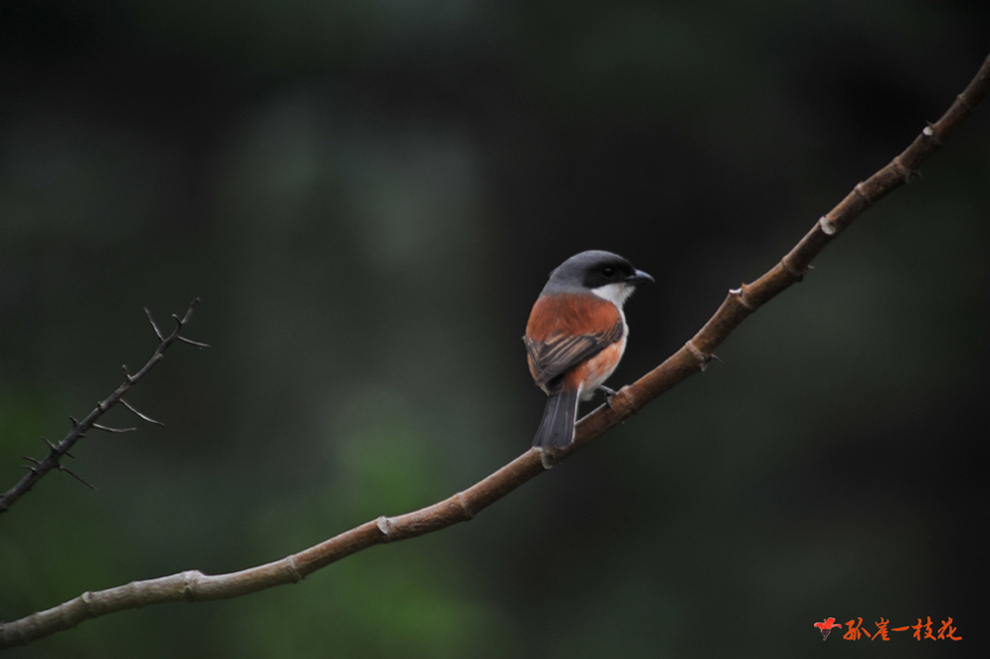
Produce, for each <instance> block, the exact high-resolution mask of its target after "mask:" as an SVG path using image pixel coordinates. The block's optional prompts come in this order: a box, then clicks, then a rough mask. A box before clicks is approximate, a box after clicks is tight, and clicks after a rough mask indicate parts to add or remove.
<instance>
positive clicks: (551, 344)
mask: <svg viewBox="0 0 990 659" xmlns="http://www.w3.org/2000/svg"><path fill="white" fill-rule="evenodd" d="M653 281H654V280H653V277H651V276H650V275H648V274H647V273H645V272H643V271H642V270H637V269H636V268H634V267H633V265H632V264H631V263H630V262H629V261H627V260H626V259H624V258H622V257H621V256H619V255H617V254H612V253H611V252H605V251H601V250H591V251H587V252H581V253H579V254H575V255H574V256H572V257H570V258H569V259H567V260H566V261H564V262H563V263H561V264H560V265H559V266H558V267H557V268H556V269H554V270H553V271H552V272H551V273H550V277H549V280H548V281H547V283H546V286H544V287H543V291H542V292H541V293H540V296H539V297H538V298H537V299H536V302H535V303H534V304H533V310H532V311H531V312H530V314H529V322H527V323H526V334H525V336H523V342H524V343H525V344H526V360H527V362H528V364H529V372H530V374H531V375H532V376H533V380H534V381H535V382H536V385H537V386H538V387H540V388H541V389H542V390H543V391H544V392H545V393H546V394H547V396H548V397H549V398H548V399H547V405H546V408H545V409H544V412H543V419H542V421H540V426H539V429H538V430H537V431H536V436H535V437H534V438H533V446H536V447H539V448H540V449H543V450H547V449H549V450H551V451H552V450H554V449H561V448H565V447H567V446H569V445H570V444H571V442H573V441H574V424H575V421H576V419H577V407H578V402H579V401H587V400H589V399H591V397H592V396H594V394H595V392H596V391H597V390H598V389H602V390H603V391H604V392H605V394H606V396H611V395H612V394H614V392H613V391H611V390H610V389H607V388H605V387H603V386H602V383H603V382H605V380H606V379H608V377H609V376H610V375H612V372H613V371H614V370H615V367H616V366H618V365H619V360H620V359H622V354H623V352H625V349H626V338H627V337H628V336H629V327H628V325H626V315H625V313H624V312H623V309H622V307H623V305H624V304H625V303H626V300H628V299H629V296H630V295H632V293H633V291H635V290H636V287H637V286H640V285H641V284H645V283H651V282H653Z"/></svg>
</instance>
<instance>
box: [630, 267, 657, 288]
mask: <svg viewBox="0 0 990 659" xmlns="http://www.w3.org/2000/svg"><path fill="white" fill-rule="evenodd" d="M626 283H627V284H632V285H633V286H639V285H640V284H646V283H650V284H653V283H655V282H654V280H653V277H651V276H650V275H648V274H646V273H645V272H643V271H642V270H637V271H636V274H634V275H629V276H628V277H626Z"/></svg>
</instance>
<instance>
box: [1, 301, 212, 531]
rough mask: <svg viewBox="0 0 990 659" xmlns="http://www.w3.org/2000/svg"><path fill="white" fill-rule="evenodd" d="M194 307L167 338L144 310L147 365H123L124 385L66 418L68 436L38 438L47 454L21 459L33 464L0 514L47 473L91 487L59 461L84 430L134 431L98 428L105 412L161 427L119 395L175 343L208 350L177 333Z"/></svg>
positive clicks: (3, 500)
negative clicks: (150, 333) (79, 415)
mask: <svg viewBox="0 0 990 659" xmlns="http://www.w3.org/2000/svg"><path fill="white" fill-rule="evenodd" d="M197 304H199V298H196V299H195V300H193V301H192V302H191V303H190V304H189V308H188V309H187V310H186V315H185V316H183V317H182V318H179V317H178V316H173V317H174V318H175V319H176V321H177V326H176V328H175V329H174V330H173V331H172V333H171V334H169V335H168V336H163V335H162V332H161V330H159V329H158V326H157V325H156V324H155V321H154V319H153V318H152V317H151V312H150V311H148V309H147V308H146V309H145V310H144V312H145V313H146V314H147V315H148V321H149V322H150V323H151V327H152V329H154V331H155V336H156V337H158V347H157V348H155V352H154V354H152V355H151V359H149V360H148V362H147V363H146V364H145V365H144V366H143V367H142V368H141V370H140V371H138V372H137V373H135V374H134V375H131V374H130V373H128V372H127V367H126V366H124V383H123V384H121V385H120V386H119V387H117V389H116V390H115V391H114V392H113V393H112V394H110V395H109V396H107V397H106V398H105V399H103V400H101V401H99V402H98V403H97V404H96V407H95V408H94V409H93V411H92V412H90V413H89V414H88V415H86V418H85V419H83V420H82V421H77V420H76V419H74V418H72V417H69V421H71V422H72V429H71V430H69V432H68V434H67V435H66V436H65V437H64V438H63V439H62V441H60V442H59V443H58V444H52V443H51V442H49V441H48V440H47V439H45V438H44V437H42V439H45V443H46V444H48V448H49V450H48V455H46V456H45V458H44V460H35V459H34V458H25V459H27V460H29V461H30V462H32V463H33V464H32V465H31V466H27V465H25V467H26V468H27V469H28V473H27V474H25V475H24V477H23V478H22V479H21V480H20V481H18V483H17V485H15V486H14V487H12V488H10V489H9V490H8V491H7V492H6V494H4V495H3V496H2V497H0V515H2V514H3V513H5V512H6V511H7V509H9V508H10V507H11V506H12V505H13V504H14V502H15V501H17V499H19V498H20V497H21V495H24V494H27V493H28V492H29V491H30V490H31V488H32V487H34V484H35V483H37V482H38V481H39V480H41V478H42V477H43V476H44V475H45V474H47V473H48V472H50V471H64V472H65V473H67V474H69V475H70V476H73V477H74V478H76V479H77V480H78V481H79V482H81V483H83V484H84V485H86V486H87V487H91V488H92V487H93V486H92V485H90V484H89V483H87V482H86V481H84V480H83V479H82V478H80V477H79V476H78V475H76V474H75V473H73V472H71V471H69V470H68V469H66V468H65V467H63V466H62V465H61V463H60V462H59V461H60V460H61V459H62V457H63V456H65V455H68V456H69V457H72V454H71V453H69V449H70V448H72V445H73V444H75V443H76V442H77V441H79V439H81V438H82V437H83V436H85V434H86V431H87V430H89V429H90V428H96V429H97V430H103V431H105V432H113V433H121V432H129V431H131V430H135V428H110V427H108V426H104V425H100V424H99V423H97V422H96V421H97V420H98V419H99V418H100V417H101V416H103V414H104V413H105V412H106V411H107V410H109V409H110V408H111V407H113V406H114V405H116V404H117V403H122V404H123V405H124V406H125V407H126V408H127V409H129V410H130V411H131V412H133V413H134V414H136V415H137V416H139V417H141V418H142V419H144V420H145V421H148V422H149V423H157V424H158V425H164V424H162V423H159V422H158V421H155V420H154V419H152V418H150V417H147V416H145V415H144V414H141V413H140V412H138V411H137V410H136V409H134V408H133V407H131V405H130V404H129V403H128V402H127V401H125V400H124V398H123V396H124V394H126V393H127V392H128V391H130V389H131V387H133V386H134V385H136V384H137V383H138V382H140V381H141V378H143V377H144V376H145V375H147V374H148V371H150V370H151V369H152V368H154V366H155V364H157V363H158V362H160V361H161V360H162V358H163V357H164V356H165V351H166V350H168V348H169V346H171V345H172V344H173V343H175V342H176V341H185V342H187V343H189V342H191V343H192V344H193V345H195V346H198V347H201V348H208V347H209V346H208V345H206V344H205V343H199V342H193V341H190V340H187V339H186V338H185V337H183V336H182V335H181V334H180V332H181V331H182V328H183V327H185V325H187V324H188V323H189V320H190V319H191V318H192V314H193V309H195V308H196V305H197ZM93 489H96V488H93Z"/></svg>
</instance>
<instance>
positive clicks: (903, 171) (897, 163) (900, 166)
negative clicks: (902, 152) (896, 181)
mask: <svg viewBox="0 0 990 659" xmlns="http://www.w3.org/2000/svg"><path fill="white" fill-rule="evenodd" d="M891 164H892V165H894V169H896V170H897V173H898V174H900V175H901V179H903V180H904V182H905V183H910V182H911V181H913V180H915V179H916V178H919V177H920V176H921V174H919V173H918V172H916V171H914V170H913V169H911V168H910V167H907V166H906V165H905V164H904V163H903V162H901V157H900V156H894V159H893V160H892V161H891Z"/></svg>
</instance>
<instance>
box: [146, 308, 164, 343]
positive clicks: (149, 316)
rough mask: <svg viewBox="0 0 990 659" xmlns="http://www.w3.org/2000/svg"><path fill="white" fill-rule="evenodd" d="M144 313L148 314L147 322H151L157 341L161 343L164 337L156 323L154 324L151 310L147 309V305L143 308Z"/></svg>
mask: <svg viewBox="0 0 990 659" xmlns="http://www.w3.org/2000/svg"><path fill="white" fill-rule="evenodd" d="M144 313H145V315H147V316H148V322H149V323H151V328H152V329H153V330H155V336H157V337H158V342H159V343H162V342H163V341H165V337H163V336H162V331H161V330H160V329H158V325H156V324H155V319H154V318H152V317H151V312H150V311H149V310H148V307H145V308H144Z"/></svg>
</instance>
